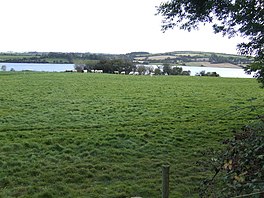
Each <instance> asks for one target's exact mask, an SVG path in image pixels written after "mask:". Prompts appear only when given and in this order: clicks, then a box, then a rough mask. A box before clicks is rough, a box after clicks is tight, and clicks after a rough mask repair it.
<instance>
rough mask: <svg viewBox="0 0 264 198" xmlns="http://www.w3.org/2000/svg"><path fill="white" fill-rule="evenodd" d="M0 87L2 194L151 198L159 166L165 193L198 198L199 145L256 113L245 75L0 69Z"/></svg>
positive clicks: (253, 89) (157, 189)
mask: <svg viewBox="0 0 264 198" xmlns="http://www.w3.org/2000/svg"><path fill="white" fill-rule="evenodd" d="M0 85H1V92H0V140H1V144H0V159H1V161H0V197H33V198H34V197H65V198H67V197H91V198H97V197H109V198H116V197H136V196H139V197H153V198H156V197H160V196H161V183H162V181H161V167H162V164H167V163H169V164H170V165H171V168H170V170H171V177H170V179H171V180H170V181H171V182H170V195H171V197H186V198H193V197H197V196H198V191H197V187H198V186H199V184H200V181H201V180H203V179H204V178H205V177H206V176H207V172H206V171H199V167H198V166H197V165H196V163H195V162H196V161H197V160H198V159H201V158H202V159H203V158H206V157H207V156H204V155H203V153H202V151H203V150H204V148H208V149H210V148H216V147H220V146H219V141H222V140H223V139H226V138H228V137H230V136H231V135H232V133H231V132H230V128H231V129H234V130H236V129H239V128H241V127H242V126H243V125H244V123H245V122H246V120H248V119H253V118H254V117H255V116H257V115H259V114H260V113H261V112H262V113H263V108H262V109H261V108H256V111H250V108H249V107H248V104H247V100H248V99H250V98H252V97H254V98H257V99H256V100H254V101H252V106H256V107H258V106H260V105H263V98H264V92H259V91H258V90H257V88H258V84H257V83H256V82H255V80H253V79H232V78H222V79H220V78H209V77H204V78H199V77H185V76H166V77H164V76H157V77H150V76H137V77H135V76H129V75H107V74H89V73H88V74H83V73H45V72H39V73H34V72H31V73H28V72H0ZM239 107H241V108H243V110H241V111H235V110H236V108H239ZM221 115H222V116H221ZM223 115H225V116H223Z"/></svg>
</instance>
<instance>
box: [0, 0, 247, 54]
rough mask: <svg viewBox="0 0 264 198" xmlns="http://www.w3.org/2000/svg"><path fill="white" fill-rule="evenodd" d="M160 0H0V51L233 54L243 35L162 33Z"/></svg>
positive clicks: (202, 31)
mask: <svg viewBox="0 0 264 198" xmlns="http://www.w3.org/2000/svg"><path fill="white" fill-rule="evenodd" d="M160 2H162V0H0V27H1V31H0V51H1V52H7V51H14V52H27V51H39V52H51V51H53V52H92V53H120V54H124V53H128V52H133V51H147V52H151V53H157V52H170V51H180V50H192V51H208V52H223V53H232V54H236V53H237V51H236V44H237V43H238V42H241V41H242V39H241V38H232V39H228V38H226V37H224V38H223V37H222V36H221V35H220V34H218V35H215V34H213V30H212V29H211V27H209V26H208V27H204V26H202V27H201V28H200V30H199V31H193V32H190V33H189V32H187V31H183V30H178V29H174V30H169V31H167V32H166V33H163V32H162V31H161V20H162V18H161V17H160V16H155V13H156V8H155V6H158V5H159V4H160Z"/></svg>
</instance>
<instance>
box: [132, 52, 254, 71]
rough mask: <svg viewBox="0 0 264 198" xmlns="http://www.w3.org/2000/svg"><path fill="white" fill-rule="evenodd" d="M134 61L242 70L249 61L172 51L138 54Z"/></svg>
mask: <svg viewBox="0 0 264 198" xmlns="http://www.w3.org/2000/svg"><path fill="white" fill-rule="evenodd" d="M134 61H137V62H138V63H145V64H164V63H167V64H171V65H182V66H185V65H186V66H204V67H230V68H242V67H244V66H245V65H247V64H249V63H250V62H251V60H250V59H249V58H247V57H245V56H240V55H234V54H224V53H213V52H197V51H174V52H167V53H157V54H144V55H141V54H138V55H137V56H135V57H134Z"/></svg>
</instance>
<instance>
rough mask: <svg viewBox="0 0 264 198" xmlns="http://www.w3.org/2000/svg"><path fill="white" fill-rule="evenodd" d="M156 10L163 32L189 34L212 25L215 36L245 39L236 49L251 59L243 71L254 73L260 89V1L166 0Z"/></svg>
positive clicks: (263, 61) (263, 47) (263, 63)
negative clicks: (251, 61)
mask: <svg viewBox="0 0 264 198" xmlns="http://www.w3.org/2000/svg"><path fill="white" fill-rule="evenodd" d="M157 11H158V12H157V14H160V15H162V16H163V17H164V20H163V25H162V30H163V31H166V30H167V29H172V28H174V27H179V28H180V29H184V30H188V31H191V30H193V29H198V27H199V24H200V23H203V24H205V23H212V24H213V25H212V27H213V29H214V32H215V33H222V34H223V35H224V36H229V37H233V36H235V35H241V36H243V37H244V38H246V39H245V40H247V41H245V42H243V43H240V44H238V45H237V47H238V49H239V51H240V53H241V54H242V55H247V56H253V57H254V62H253V63H252V64H251V65H249V66H247V67H246V71H247V72H249V73H251V72H256V75H255V77H256V78H257V79H258V81H259V82H261V83H262V85H263V87H264V1H263V0H224V1H223V0H169V1H167V2H164V3H161V4H160V5H159V6H158V7H157Z"/></svg>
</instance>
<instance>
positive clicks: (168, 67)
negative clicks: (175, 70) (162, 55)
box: [163, 63, 172, 75]
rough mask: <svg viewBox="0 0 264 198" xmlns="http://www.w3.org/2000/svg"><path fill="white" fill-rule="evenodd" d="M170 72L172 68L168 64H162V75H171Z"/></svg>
mask: <svg viewBox="0 0 264 198" xmlns="http://www.w3.org/2000/svg"><path fill="white" fill-rule="evenodd" d="M171 72H172V68H171V66H170V64H167V63H164V64H163V74H168V75H171Z"/></svg>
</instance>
